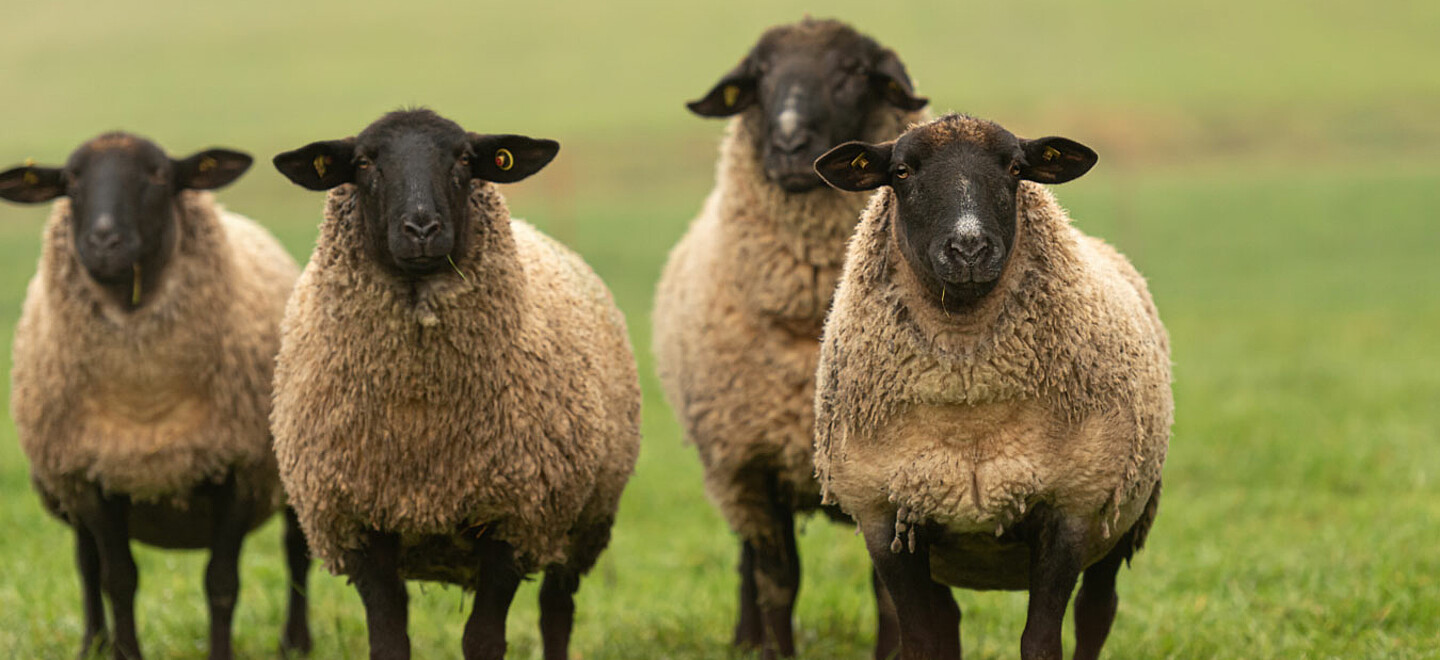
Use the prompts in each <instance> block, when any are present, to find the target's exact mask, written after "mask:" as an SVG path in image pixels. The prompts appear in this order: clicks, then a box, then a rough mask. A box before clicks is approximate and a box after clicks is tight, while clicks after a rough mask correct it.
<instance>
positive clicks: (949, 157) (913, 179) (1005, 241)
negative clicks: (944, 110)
mask: <svg viewBox="0 0 1440 660" xmlns="http://www.w3.org/2000/svg"><path fill="white" fill-rule="evenodd" d="M1096 159H1097V156H1096V155H1095V152H1094V151H1091V150H1090V148H1088V147H1086V146H1084V145H1082V144H1080V143H1078V142H1074V141H1071V140H1067V139H1065V138H1060V137H1047V138H1040V139H1038V140H1022V139H1020V138H1017V137H1015V136H1014V135H1013V134H1011V133H1010V132H1009V131H1007V130H1005V129H1003V128H1001V127H999V126H997V125H995V124H993V123H990V122H986V121H982V120H977V119H972V118H969V117H964V116H960V115H949V116H946V117H942V118H940V119H938V120H936V121H934V122H931V123H929V124H926V125H924V126H920V127H917V128H915V129H912V130H910V131H908V132H906V133H905V134H904V135H902V136H900V138H899V139H897V140H895V141H893V142H886V143H883V144H877V145H870V144H864V143H860V142H852V143H849V144H844V145H841V146H839V147H836V148H835V149H833V150H831V151H830V152H829V153H827V154H825V155H824V156H822V157H821V158H820V159H819V160H818V161H816V163H815V169H816V171H817V172H818V173H819V174H820V175H821V176H823V177H824V178H825V180H826V181H828V182H830V184H831V185H833V186H836V187H838V188H841V189H844V190H872V189H874V188H878V187H880V186H890V188H891V189H892V190H893V191H894V192H895V201H896V205H897V207H898V208H897V210H898V213H897V222H896V226H895V231H896V232H897V238H898V239H899V243H900V249H901V252H902V253H903V254H904V255H905V260H906V261H907V262H908V263H909V264H910V268H911V270H912V271H913V272H914V273H915V275H916V276H917V277H918V278H919V279H920V281H921V282H922V283H924V284H925V286H926V288H927V289H928V290H929V292H930V293H931V294H932V295H933V297H934V298H935V299H936V300H937V301H943V303H944V304H945V305H946V307H947V308H949V309H957V308H962V307H964V306H966V305H970V304H973V303H974V302H976V301H978V300H979V299H981V298H983V297H984V296H985V295H986V294H988V293H990V291H992V290H993V289H994V288H995V285H996V284H997V283H998V282H999V280H1000V274H1001V273H1002V272H1003V271H1004V269H1005V264H1006V263H1007V262H1008V261H1009V259H1010V255H1011V254H1012V252H1013V251H1014V247H1015V233H1016V222H1017V220H1016V193H1017V191H1018V189H1019V186H1020V182H1021V181H1022V180H1024V181H1037V182H1040V183H1063V182H1065V181H1069V180H1071V179H1074V178H1076V177H1079V176H1080V175H1082V174H1084V173H1085V172H1087V171H1089V169H1090V168H1091V167H1092V166H1093V165H1094V164H1095V161H1096Z"/></svg>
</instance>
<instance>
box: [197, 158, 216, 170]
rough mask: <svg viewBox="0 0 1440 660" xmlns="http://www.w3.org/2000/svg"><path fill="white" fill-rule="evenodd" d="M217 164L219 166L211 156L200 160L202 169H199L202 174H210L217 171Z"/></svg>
mask: <svg viewBox="0 0 1440 660" xmlns="http://www.w3.org/2000/svg"><path fill="white" fill-rule="evenodd" d="M217 164H218V163H216V162H215V159H214V158H211V157H209V156H206V157H204V158H201V159H200V167H199V170H200V172H201V173H202V174H203V173H205V172H209V171H210V170H213V169H215V166H216V165H217Z"/></svg>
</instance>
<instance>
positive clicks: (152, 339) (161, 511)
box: [0, 132, 311, 659]
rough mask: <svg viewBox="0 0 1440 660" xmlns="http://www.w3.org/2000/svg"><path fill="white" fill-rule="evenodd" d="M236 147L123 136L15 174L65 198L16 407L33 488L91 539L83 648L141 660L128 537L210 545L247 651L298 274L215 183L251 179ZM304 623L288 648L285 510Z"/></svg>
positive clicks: (6, 187)
mask: <svg viewBox="0 0 1440 660" xmlns="http://www.w3.org/2000/svg"><path fill="white" fill-rule="evenodd" d="M250 163H251V158H250V156H248V155H246V154H244V153H241V152H237V151H231V150H227V149H210V150H206V151H201V152H199V153H196V154H194V155H192V156H190V157H188V158H185V159H182V160H172V159H171V158H170V157H168V156H167V155H166V154H165V152H164V151H163V150H162V149H161V148H160V147H158V146H156V145H155V143H153V142H151V141H149V140H147V139H145V138H142V137H138V136H135V135H131V134H127V133H119V132H116V133H106V134H104V135H101V136H99V137H97V138H95V139H93V140H91V141H89V142H86V143H85V144H83V145H81V146H80V147H79V148H78V149H77V150H76V151H75V152H74V153H73V154H71V156H70V159H69V161H68V163H67V164H66V165H65V166H64V167H41V166H35V165H33V164H27V165H24V166H20V167H16V168H13V169H10V170H7V171H5V172H4V173H0V198H4V199H6V200H9V201H12V202H19V203H26V204H34V203H40V202H46V201H49V200H53V199H56V198H60V197H66V198H68V199H62V200H60V201H58V202H56V203H55V205H54V210H53V212H52V213H51V215H50V219H49V222H48V223H47V224H46V226H45V232H44V236H43V240H42V248H41V254H40V263H39V268H38V272H37V273H36V274H35V276H34V278H32V279H31V280H30V285H29V288H28V290H27V293H26V297H25V304H24V309H23V311H22V313H21V316H20V322H19V325H18V327H17V328H16V330H15V340H14V345H13V351H14V360H13V364H14V366H13V369H12V371H11V388H12V389H11V399H10V408H11V413H12V417H13V418H14V419H15V424H16V429H17V432H18V435H19V438H20V445H21V448H22V449H23V450H24V452H25V454H26V456H27V457H28V458H29V461H30V469H31V477H32V482H33V485H34V487H35V489H36V490H37V491H38V493H39V494H40V496H41V501H42V503H43V504H44V505H45V507H46V509H47V510H48V511H49V512H50V513H52V514H54V515H55V516H56V517H58V518H60V519H61V520H63V521H64V522H65V523H66V524H68V525H69V526H70V527H72V528H73V529H74V532H75V543H76V563H77V564H78V566H79V570H80V575H81V583H82V591H83V596H84V611H85V623H84V625H85V628H84V633H83V639H82V645H81V655H82V657H85V656H87V654H88V653H90V652H91V650H92V649H93V648H94V647H95V646H97V645H101V644H104V643H105V641H106V638H107V637H108V635H107V630H106V625H105V608H104V603H103V602H102V596H101V592H102V590H103V592H104V594H105V596H106V597H108V598H109V600H110V607H111V612H112V614H113V616H114V640H113V645H112V648H113V653H114V656H115V657H116V658H132V659H133V658H139V657H140V645H139V642H138V641H137V639H136V634H135V620H134V601H135V591H136V585H137V582H138V575H137V572H136V568H135V562H134V559H133V558H132V556H131V553H130V540H131V539H132V538H133V539H135V540H138V541H141V542H144V543H148V544H151V545H155V546H159V547H162V548H208V549H209V550H210V562H209V565H208V566H207V567H206V570H205V592H206V596H207V598H208V601H209V607H210V657H211V658H212V659H218V658H229V657H231V643H230V627H231V620H232V618H233V614H234V609H235V600H236V597H237V594H238V590H239V575H238V569H237V561H238V559H239V555H240V547H241V544H242V542H243V540H244V537H245V535H246V534H247V533H248V532H250V531H251V530H253V529H255V528H256V527H258V526H259V525H260V524H261V523H263V522H264V521H265V520H267V519H268V518H269V517H270V515H271V514H273V513H275V512H276V511H277V510H279V509H280V508H281V506H282V504H283V495H284V494H283V492H282V491H281V488H280V478H279V474H278V472H277V468H276V464H275V457H274V455H273V454H272V453H271V450H270V431H269V415H270V382H271V376H272V371H273V369H274V366H273V362H274V358H275V353H276V351H278V350H279V348H280V317H281V315H282V313H283V312H284V308H285V299H286V297H287V296H288V295H289V293H290V288H291V286H292V285H293V283H294V281H295V278H296V277H297V276H298V275H299V268H298V267H297V266H296V265H295V261H294V260H293V259H291V258H290V256H289V255H288V254H287V253H286V252H285V250H284V249H282V248H281V247H280V244H279V243H277V242H276V241H275V239H274V238H273V237H272V236H271V235H270V234H269V233H267V232H266V231H265V230H264V229H262V228H261V227H260V226H259V225H257V224H255V223H254V222H252V221H251V220H249V219H246V218H244V217H241V216H239V215H236V214H234V213H229V212H227V211H224V210H223V209H222V208H220V207H219V206H217V205H216V204H215V200H214V198H213V196H212V195H211V193H210V192H208V191H209V190H213V189H216V188H220V187H223V186H225V185H227V184H229V183H231V182H232V181H234V180H235V179H237V178H239V177H240V175H242V174H244V172H245V171H246V169H248V168H249V167H250ZM284 542H285V548H286V554H287V560H288V565H289V569H290V576H291V584H292V585H293V586H292V588H291V589H290V602H289V606H290V611H289V614H288V616H287V622H286V626H285V629H284V633H283V634H282V637H281V648H282V650H285V651H300V652H306V651H309V649H310V644H311V643H310V633H309V626H308V623H307V620H306V601H305V581H306V577H307V571H308V570H309V558H308V555H307V551H306V547H305V540H304V537H303V536H302V535H301V533H300V530H299V526H298V523H296V521H295V519H294V517H293V515H288V514H287V516H286V533H285V541H284Z"/></svg>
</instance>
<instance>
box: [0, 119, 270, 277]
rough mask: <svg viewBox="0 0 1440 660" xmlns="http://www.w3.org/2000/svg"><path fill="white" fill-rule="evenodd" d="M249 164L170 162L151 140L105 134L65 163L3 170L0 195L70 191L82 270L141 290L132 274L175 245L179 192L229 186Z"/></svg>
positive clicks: (47, 195) (214, 154) (205, 159)
mask: <svg viewBox="0 0 1440 660" xmlns="http://www.w3.org/2000/svg"><path fill="white" fill-rule="evenodd" d="M250 163H251V158H250V156H248V155H246V154H243V153H240V152H237V151H230V150H226V149H210V150H207V151H202V152H200V153H197V154H195V155H193V156H191V157H189V158H186V159H184V160H171V159H170V158H169V157H168V156H166V155H165V152H164V151H162V150H161V149H160V147H158V146H156V145H155V144H154V143H152V142H150V141H149V140H146V139H144V138H140V137H136V136H133V135H128V134H125V133H108V134H106V135H102V136H100V137H98V138H95V139H94V140H91V141H90V142H87V143H86V144H84V145H82V146H81V147H80V148H79V149H77V150H75V152H74V153H73V154H71V155H70V160H69V161H68V162H67V163H66V165H65V167H63V168H52V167H36V166H28V165H27V166H22V167H17V168H14V169H11V170H9V171H7V172H4V173H3V174H0V198H4V199H8V200H10V201H14V202H22V203H37V202H44V201H48V200H51V199H54V198H56V197H60V196H61V195H66V196H69V197H70V202H71V222H72V226H71V229H72V233H73V234H74V236H75V253H76V254H77V255H78V256H79V259H80V263H81V264H82V265H84V266H85V270H86V271H88V272H89V273H90V276H91V277H92V278H94V279H95V280H96V281H97V282H100V283H101V284H106V285H114V286H117V287H131V288H133V289H134V290H136V291H139V288H138V286H132V285H136V282H135V279H136V277H137V275H140V274H142V273H158V271H159V270H160V269H161V268H163V267H164V265H165V264H164V262H165V260H166V259H167V258H168V256H169V253H170V248H171V246H172V245H174V241H175V233H176V223H175V217H176V216H175V203H176V200H175V198H176V195H178V194H179V193H180V192H181V191H183V190H191V189H204V190H208V189H214V188H219V187H222V186H224V185H226V184H229V183H230V182H232V181H234V180H235V179H237V178H239V177H240V175H241V174H244V173H245V170H246V169H248V168H249V167H250ZM132 302H133V304H138V300H137V301H132Z"/></svg>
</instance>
